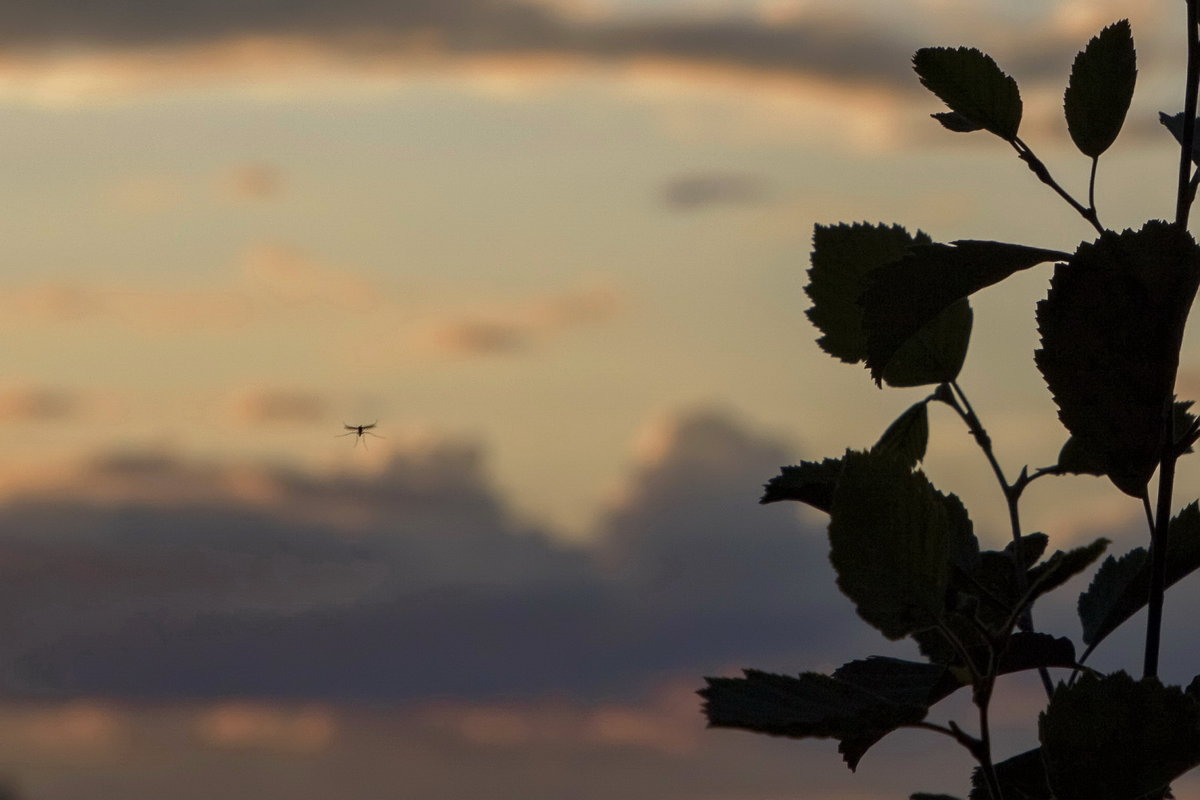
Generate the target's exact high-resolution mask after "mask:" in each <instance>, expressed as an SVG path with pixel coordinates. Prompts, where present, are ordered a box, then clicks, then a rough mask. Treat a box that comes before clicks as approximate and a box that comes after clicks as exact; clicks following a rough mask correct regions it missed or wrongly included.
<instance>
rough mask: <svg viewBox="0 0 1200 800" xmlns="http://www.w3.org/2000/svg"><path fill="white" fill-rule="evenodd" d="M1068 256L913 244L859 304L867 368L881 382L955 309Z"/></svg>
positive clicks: (876, 276) (1001, 247) (967, 243)
mask: <svg viewBox="0 0 1200 800" xmlns="http://www.w3.org/2000/svg"><path fill="white" fill-rule="evenodd" d="M1070 257H1071V256H1070V254H1069V253H1063V252H1060V251H1058V250H1043V249H1041V248H1037V247H1025V246H1024V245H1018V244H1004V243H1003V242H981V241H972V240H961V241H957V242H952V243H951V244H930V245H915V246H913V247H910V248H909V249H908V252H907V254H905V256H904V257H903V258H901V259H899V260H898V261H893V262H892V263H890V264H887V265H885V266H882V267H880V268H879V269H877V270H875V271H874V272H872V273H871V274H870V275H869V276H868V278H867V289H866V291H865V292H863V295H862V297H861V298H860V300H859V303H860V304H861V305H862V307H863V327H864V328H865V329H866V331H867V366H868V367H869V368H870V369H871V374H872V375H873V376H874V377H875V378H876V379H877V380H878V379H879V378H880V377H881V376H882V375H883V374H884V370H885V369H886V368H887V366H888V364H889V363H890V362H891V360H892V358H893V357H894V356H895V355H896V352H897V351H898V350H899V349H900V347H901V346H902V345H903V344H904V343H905V342H907V341H908V340H909V339H910V338H911V337H912V336H913V335H914V334H916V332H917V331H919V330H920V329H921V328H922V327H923V326H925V325H927V324H928V323H929V322H930V320H933V319H935V318H936V317H937V316H938V315H939V314H941V313H943V312H944V311H945V309H946V308H948V307H949V306H951V305H952V304H954V303H956V302H958V301H960V300H962V299H964V298H966V297H969V296H970V295H972V294H974V293H975V292H977V291H979V290H980V289H983V288H986V287H988V286H991V285H993V284H995V283H999V282H1000V281H1002V280H1004V279H1005V278H1007V277H1008V276H1010V275H1012V274H1013V273H1014V272H1018V271H1020V270H1024V269H1028V268H1030V267H1032V266H1035V265H1037V264H1042V263H1044V262H1047V261H1062V260H1065V259H1068V258H1070Z"/></svg>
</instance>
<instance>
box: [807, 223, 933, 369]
mask: <svg viewBox="0 0 1200 800" xmlns="http://www.w3.org/2000/svg"><path fill="white" fill-rule="evenodd" d="M929 242H930V239H929V237H928V236H926V235H925V234H924V233H922V232H920V231H917V233H916V235H911V236H910V235H909V233H908V231H906V230H905V229H904V228H902V227H901V226H899V225H870V224H867V223H865V222H862V223H855V224H853V225H847V224H845V223H842V224H839V225H817V226H815V227H814V229H813V251H812V268H811V269H809V271H808V278H809V283H808V285H807V286H806V287H804V290H805V292H807V294H808V297H809V299H810V300H812V302H813V306H812V308H810V309H808V311H807V315H808V318H809V319H810V320H811V321H812V323H813V324H814V325H816V326H817V328H818V329H819V330H820V331H821V333H822V334H823V335H822V336H821V338H820V339H818V340H817V344H819V345H820V346H821V349H822V350H824V351H825V352H827V353H829V354H830V355H832V356H835V357H837V358H840V359H841V360H842V361H845V362H847V363H851V364H853V363H857V362H859V361H863V360H865V359H866V357H867V339H866V335H865V333H864V332H863V326H862V308H861V307H860V306H859V304H858V298H859V296H860V295H861V294H862V291H863V287H864V286H865V284H866V277H867V274H868V273H870V272H871V271H872V270H875V269H878V268H879V267H881V266H883V265H884V264H887V263H889V262H891V261H895V260H896V259H898V258H900V257H901V256H903V255H904V254H905V252H906V251H907V250H908V247H909V245H911V244H914V243H929Z"/></svg>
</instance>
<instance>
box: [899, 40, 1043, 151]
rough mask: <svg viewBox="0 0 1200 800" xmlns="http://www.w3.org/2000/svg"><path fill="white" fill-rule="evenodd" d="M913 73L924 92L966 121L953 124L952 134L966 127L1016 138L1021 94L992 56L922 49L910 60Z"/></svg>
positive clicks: (959, 50)
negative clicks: (918, 78)
mask: <svg viewBox="0 0 1200 800" xmlns="http://www.w3.org/2000/svg"><path fill="white" fill-rule="evenodd" d="M913 69H915V70H916V71H917V75H918V76H920V78H921V83H922V84H924V85H925V88H927V89H929V90H930V91H931V92H933V93H934V94H936V95H937V96H938V97H939V98H940V99H941V100H942V102H943V103H945V104H946V105H947V106H949V107H950V110H951V111H953V112H955V113H956V114H958V115H959V117H962V118H963V120H965V122H966V124H964V123H959V122H958V121H957V120H955V122H956V124H957V125H958V127H957V128H951V130H961V129H964V128H965V127H967V124H969V125H977V126H979V127H980V128H983V129H984V130H987V131H990V132H991V133H994V134H996V135H997V136H999V137H1000V138H1002V139H1007V140H1009V141H1011V140H1013V139H1015V138H1016V137H1017V130H1018V128H1020V126H1021V93H1020V91H1019V90H1018V89H1017V82H1016V81H1014V80H1013V79H1012V78H1010V77H1009V76H1008V75H1005V74H1004V72H1002V71H1001V70H1000V68H999V67H998V66H996V62H995V61H993V60H992V57H991V56H989V55H985V54H983V53H981V52H979V51H978V50H975V49H973V48H966V47H959V48H949V47H923V48H921V49H920V50H918V51H917V53H916V55H914V56H913ZM942 124H943V125H945V124H946V123H945V121H942ZM947 127H950V126H947Z"/></svg>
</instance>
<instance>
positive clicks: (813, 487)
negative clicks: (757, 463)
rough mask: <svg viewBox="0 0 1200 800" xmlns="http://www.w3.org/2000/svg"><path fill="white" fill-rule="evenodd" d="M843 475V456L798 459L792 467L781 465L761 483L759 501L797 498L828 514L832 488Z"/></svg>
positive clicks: (775, 501) (770, 501) (773, 501)
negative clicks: (819, 459)
mask: <svg viewBox="0 0 1200 800" xmlns="http://www.w3.org/2000/svg"><path fill="white" fill-rule="evenodd" d="M841 474H842V459H840V458H827V459H825V460H824V461H801V462H800V463H799V464H798V465H796V466H792V467H782V468H781V471H780V473H779V474H778V475H776V476H775V477H774V478H771V480H769V481H767V483H766V484H765V485H764V486H763V496H762V498H761V499H760V500H759V501H758V502H760V503H762V504H764V505H765V504H767V503H777V502H779V501H780V500H798V501H800V502H801V503H807V504H808V505H810V506H812V507H813V508H815V509H817V510H818V511H824V512H825V513H826V514H828V513H829V509H830V508H832V507H833V490H834V487H836V486H837V481H838V476H839V475H841Z"/></svg>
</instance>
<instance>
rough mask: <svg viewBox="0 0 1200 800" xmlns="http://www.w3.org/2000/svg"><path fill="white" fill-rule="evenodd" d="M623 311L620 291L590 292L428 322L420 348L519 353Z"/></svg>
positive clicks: (419, 332) (420, 330)
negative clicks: (620, 309) (568, 331)
mask: <svg viewBox="0 0 1200 800" xmlns="http://www.w3.org/2000/svg"><path fill="white" fill-rule="evenodd" d="M620 306H621V296H620V295H619V294H618V293H617V292H616V291H615V290H614V289H611V288H609V287H606V286H594V287H588V288H584V289H579V290H574V291H567V292H562V293H559V294H554V295H547V296H544V297H540V298H534V299H532V300H527V301H524V302H520V303H513V304H510V305H507V306H493V307H490V308H484V309H480V310H477V311H471V312H466V313H463V314H461V315H457V316H456V315H448V318H440V319H430V320H426V321H424V322H422V323H420V324H418V325H417V327H416V329H415V332H414V343H415V344H416V346H417V347H418V349H422V350H425V351H427V352H431V353H434V354H440V355H449V356H490V355H503V354H507V353H519V352H523V351H525V350H527V349H529V348H531V347H533V346H535V345H537V344H539V343H541V342H542V341H544V340H546V339H549V338H552V337H554V336H557V335H560V334H562V333H564V332H566V331H567V330H570V329H573V328H577V327H582V326H586V325H593V324H597V323H601V322H605V321H607V320H608V319H610V318H612V317H613V316H614V315H615V314H616V313H617V311H618V310H619V308H620Z"/></svg>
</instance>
